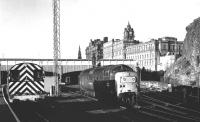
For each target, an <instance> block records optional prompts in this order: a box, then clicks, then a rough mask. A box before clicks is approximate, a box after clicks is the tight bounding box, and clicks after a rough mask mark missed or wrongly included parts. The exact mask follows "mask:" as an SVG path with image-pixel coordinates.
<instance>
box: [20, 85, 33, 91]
mask: <svg viewBox="0 0 200 122" xmlns="http://www.w3.org/2000/svg"><path fill="white" fill-rule="evenodd" d="M26 88H28V89H29V90H30V91H31V92H32V93H35V91H34V90H33V89H31V88H30V87H29V86H28V85H25V86H24V87H23V88H22V89H21V90H20V91H19V92H22V91H24V89H26Z"/></svg>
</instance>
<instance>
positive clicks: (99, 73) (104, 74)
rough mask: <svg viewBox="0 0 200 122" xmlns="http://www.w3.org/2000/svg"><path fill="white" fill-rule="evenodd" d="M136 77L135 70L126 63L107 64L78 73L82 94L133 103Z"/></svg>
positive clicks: (136, 89)
mask: <svg viewBox="0 0 200 122" xmlns="http://www.w3.org/2000/svg"><path fill="white" fill-rule="evenodd" d="M137 79H138V76H137V72H135V71H133V69H132V68H130V67H129V66H127V65H108V66H102V67H97V68H91V69H87V70H84V71H83V72H81V73H80V75H79V84H80V90H81V92H82V93H83V94H86V95H89V96H91V97H95V98H97V99H98V100H103V101H113V100H117V101H119V102H121V103H125V104H129V105H130V104H131V105H133V104H135V103H136V94H137V92H138V88H137V85H138V82H137V81H138V80H137Z"/></svg>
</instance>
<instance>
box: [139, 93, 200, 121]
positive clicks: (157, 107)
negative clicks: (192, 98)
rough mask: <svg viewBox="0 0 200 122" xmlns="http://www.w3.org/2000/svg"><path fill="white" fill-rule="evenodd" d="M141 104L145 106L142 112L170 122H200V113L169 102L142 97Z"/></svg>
mask: <svg viewBox="0 0 200 122" xmlns="http://www.w3.org/2000/svg"><path fill="white" fill-rule="evenodd" d="M141 103H143V104H145V106H143V107H141V110H140V111H145V112H146V111H147V112H148V113H151V114H152V116H154V117H157V118H163V119H165V120H169V121H178V122H179V121H194V122H199V121H200V117H199V116H200V112H199V111H196V110H193V109H189V108H185V107H182V106H179V105H174V104H171V103H169V102H165V101H161V100H158V99H155V98H152V97H150V96H146V95H142V97H141Z"/></svg>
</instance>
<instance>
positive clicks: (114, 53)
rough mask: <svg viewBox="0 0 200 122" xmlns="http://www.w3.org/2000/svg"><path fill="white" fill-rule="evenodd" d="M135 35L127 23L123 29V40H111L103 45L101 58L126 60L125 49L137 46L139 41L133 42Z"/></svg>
mask: <svg viewBox="0 0 200 122" xmlns="http://www.w3.org/2000/svg"><path fill="white" fill-rule="evenodd" d="M134 38H135V34H134V31H133V28H131V25H130V24H129V23H128V25H127V27H126V28H125V29H124V38H123V39H122V40H120V39H115V40H114V39H112V40H111V41H108V42H106V43H104V45H103V55H104V56H103V58H104V59H126V47H128V46H130V45H135V44H138V43H139V41H136V40H134Z"/></svg>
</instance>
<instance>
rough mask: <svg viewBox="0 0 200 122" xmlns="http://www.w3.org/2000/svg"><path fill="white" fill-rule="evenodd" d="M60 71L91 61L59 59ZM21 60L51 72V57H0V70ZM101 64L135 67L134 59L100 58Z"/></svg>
mask: <svg viewBox="0 0 200 122" xmlns="http://www.w3.org/2000/svg"><path fill="white" fill-rule="evenodd" d="M59 61H60V63H61V70H62V73H66V72H73V71H81V70H85V69H88V68H91V67H92V61H91V60H87V59H60V60H59ZM23 62H30V63H35V64H38V65H41V66H42V67H43V68H44V70H45V71H48V72H53V68H54V65H53V64H54V62H53V59H14V58H12V59H11V58H6V59H5V58H3V59H0V64H1V71H8V70H9V69H10V68H11V67H12V66H13V65H15V64H18V63H23ZM100 63H101V65H102V66H104V65H116V64H126V65H129V66H130V67H132V68H133V69H135V66H136V63H137V62H136V61H134V60H131V59H126V60H123V59H104V60H100Z"/></svg>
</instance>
